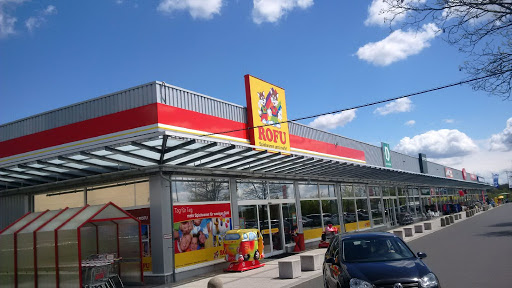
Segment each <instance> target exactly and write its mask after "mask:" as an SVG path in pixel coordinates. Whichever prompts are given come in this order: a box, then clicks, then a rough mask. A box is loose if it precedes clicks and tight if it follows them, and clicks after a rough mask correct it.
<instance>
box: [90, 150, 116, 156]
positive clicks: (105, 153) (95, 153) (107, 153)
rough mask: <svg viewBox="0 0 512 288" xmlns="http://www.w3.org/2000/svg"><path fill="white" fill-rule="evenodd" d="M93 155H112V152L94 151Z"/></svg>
mask: <svg viewBox="0 0 512 288" xmlns="http://www.w3.org/2000/svg"><path fill="white" fill-rule="evenodd" d="M91 154H94V155H98V156H106V155H112V153H110V152H108V151H106V150H99V151H94V152H92V153H91Z"/></svg>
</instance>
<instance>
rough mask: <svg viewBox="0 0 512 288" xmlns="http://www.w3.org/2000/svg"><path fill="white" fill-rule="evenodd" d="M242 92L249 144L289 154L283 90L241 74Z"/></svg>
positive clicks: (288, 136)
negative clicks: (243, 87) (245, 101)
mask: <svg viewBox="0 0 512 288" xmlns="http://www.w3.org/2000/svg"><path fill="white" fill-rule="evenodd" d="M245 92H246V97H247V118H248V124H249V127H254V129H251V130H250V131H249V135H250V138H251V144H253V145H256V146H260V147H262V149H265V148H269V149H277V150H285V151H290V135H289V133H288V123H287V121H288V116H287V111H286V101H285V95H284V89H283V88H281V87H278V86H276V85H273V84H270V83H268V82H265V81H263V80H260V79H258V78H255V77H253V76H251V75H245Z"/></svg>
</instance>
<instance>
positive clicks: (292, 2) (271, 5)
mask: <svg viewBox="0 0 512 288" xmlns="http://www.w3.org/2000/svg"><path fill="white" fill-rule="evenodd" d="M253 3H254V8H253V10H252V20H253V21H254V23H256V24H261V23H263V22H271V23H274V22H277V21H279V19H281V17H283V16H284V15H285V14H286V13H288V12H290V11H292V10H293V9H295V8H300V9H307V8H309V7H311V6H313V4H314V2H313V0H253Z"/></svg>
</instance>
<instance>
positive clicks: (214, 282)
mask: <svg viewBox="0 0 512 288" xmlns="http://www.w3.org/2000/svg"><path fill="white" fill-rule="evenodd" d="M222 285H223V284H222V280H220V278H219V277H213V278H212V279H210V281H208V286H207V288H222Z"/></svg>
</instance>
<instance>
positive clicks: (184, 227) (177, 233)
mask: <svg viewBox="0 0 512 288" xmlns="http://www.w3.org/2000/svg"><path fill="white" fill-rule="evenodd" d="M192 229H193V224H192V221H183V222H179V223H174V229H173V230H174V231H173V234H174V253H183V252H187V250H189V248H190V243H191V242H192Z"/></svg>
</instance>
